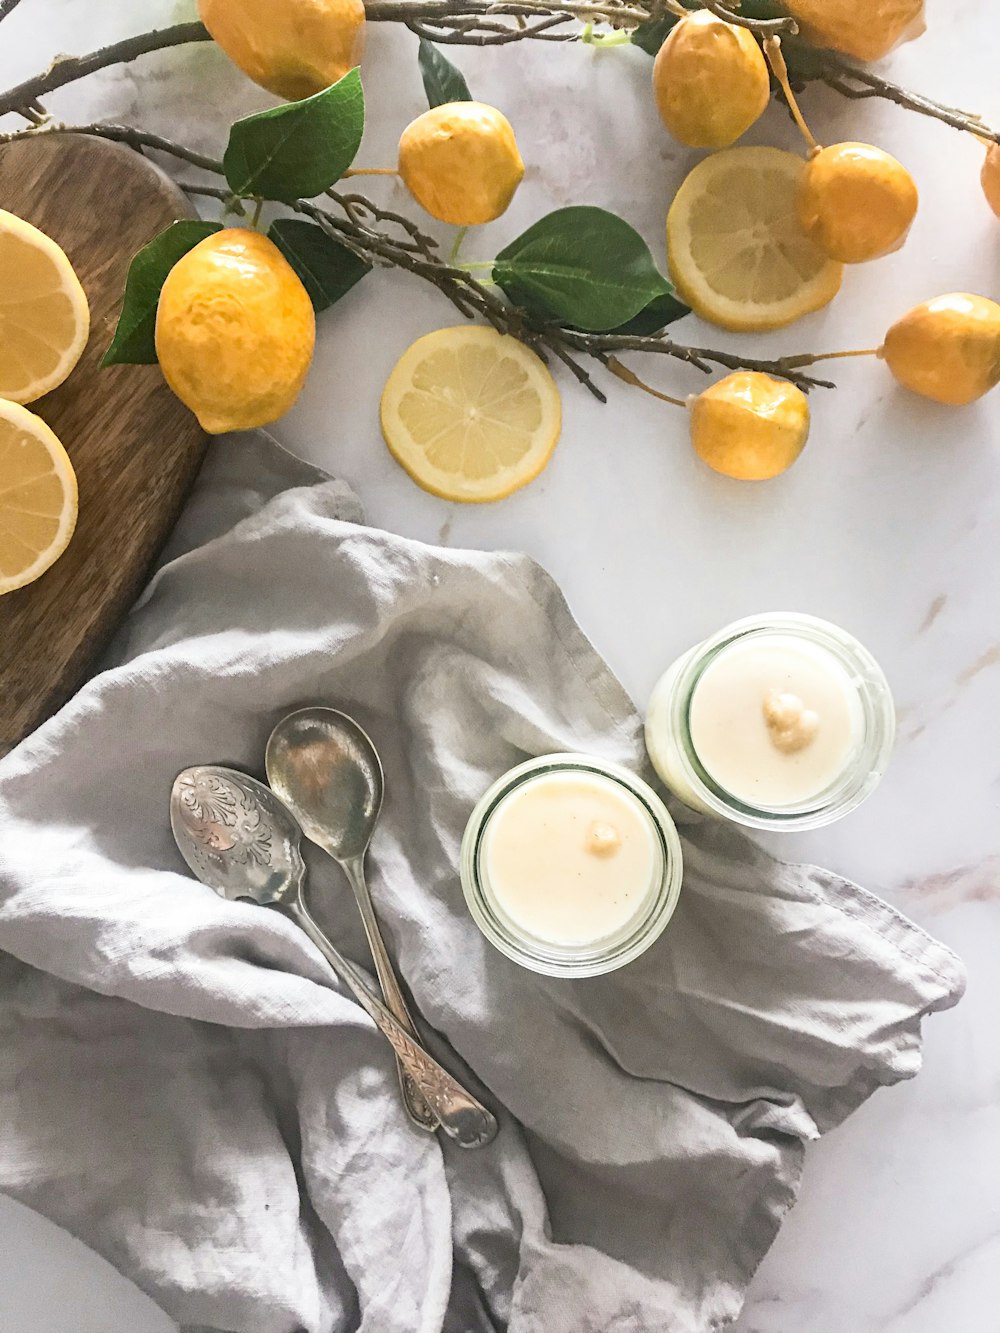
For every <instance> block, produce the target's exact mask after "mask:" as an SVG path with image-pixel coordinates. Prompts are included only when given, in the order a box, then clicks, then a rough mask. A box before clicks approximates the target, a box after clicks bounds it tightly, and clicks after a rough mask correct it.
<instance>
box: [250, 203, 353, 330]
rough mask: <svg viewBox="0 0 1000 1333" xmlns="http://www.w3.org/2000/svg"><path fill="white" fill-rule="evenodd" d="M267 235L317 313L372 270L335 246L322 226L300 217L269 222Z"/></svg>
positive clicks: (338, 298) (343, 248)
mask: <svg viewBox="0 0 1000 1333" xmlns="http://www.w3.org/2000/svg"><path fill="white" fill-rule="evenodd" d="M268 235H269V236H270V238H271V240H272V241H273V242H274V243H275V245H276V246H277V247H278V249H279V250H280V251H281V253H282V254H283V255H284V256H285V258H286V259H287V260H288V262H289V263H290V264H291V266H292V268H293V269H294V270H295V272H296V273H297V274H298V275H299V277H300V278H301V279H302V285H303V287H305V289H306V291H307V292H308V293H309V299H310V300H311V301H312V303H313V309H314V310H315V311H316V313H317V314H318V313H319V312H320V311H321V310H326V309H328V308H329V307H330V306H332V305H334V304H335V303H336V302H337V301H339V300H340V298H341V297H342V296H344V295H346V293H347V292H349V291H350V290H351V288H352V287H353V286H354V284H355V283H356V282H360V281H361V279H362V278H363V277H364V276H365V274H366V273H370V272H371V267H372V266H371V264H366V263H365V261H364V260H363V259H359V258H358V257H357V255H355V254H352V253H351V251H350V250H347V249H345V247H344V246H342V245H338V244H337V242H336V241H335V240H334V239H333V237H332V236H328V235H327V233H326V232H325V231H324V230H323V228H322V227H317V226H316V225H315V224H314V223H312V222H304V221H302V219H301V218H279V219H278V221H277V222H272V223H271V228H270V230H269V231H268Z"/></svg>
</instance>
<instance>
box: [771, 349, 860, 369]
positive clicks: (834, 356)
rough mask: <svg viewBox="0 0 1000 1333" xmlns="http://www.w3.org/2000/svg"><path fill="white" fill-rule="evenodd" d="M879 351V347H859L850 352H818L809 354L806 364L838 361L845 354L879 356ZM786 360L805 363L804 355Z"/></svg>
mask: <svg viewBox="0 0 1000 1333" xmlns="http://www.w3.org/2000/svg"><path fill="white" fill-rule="evenodd" d="M881 352H882V349H881V347H859V348H857V349H856V350H854V351H850V352H819V353H817V354H816V355H815V356H810V358H809V361H808V363H807V364H808V365H810V366H813V365H815V364H816V362H817V361H840V360H842V359H843V358H844V357H845V356H879V355H881ZM788 360H789V362H790V363H791V362H795V363H796V364H798V363H803V364H806V362H805V358H804V357H789V358H788Z"/></svg>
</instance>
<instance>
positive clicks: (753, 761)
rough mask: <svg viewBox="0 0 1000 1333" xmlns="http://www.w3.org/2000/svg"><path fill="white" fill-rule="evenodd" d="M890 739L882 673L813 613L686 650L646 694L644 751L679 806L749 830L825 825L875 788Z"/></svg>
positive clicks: (766, 618)
mask: <svg viewBox="0 0 1000 1333" xmlns="http://www.w3.org/2000/svg"><path fill="white" fill-rule="evenodd" d="M894 738H895V709H894V707H893V702H892V694H891V692H890V690H889V686H888V683H887V681H886V678H885V675H884V674H883V672H882V670H881V668H880V667H879V665H878V663H877V662H876V661H875V659H874V658H873V657H872V655H871V654H870V653H869V652H868V651H867V649H865V648H864V647H863V646H862V645H861V644H860V643H858V641H857V640H856V639H854V638H853V637H852V636H851V635H850V634H848V633H847V632H846V631H845V630H842V629H840V628H839V627H838V626H836V625H831V624H830V623H829V622H827V621H824V620H818V619H816V618H815V617H814V616H804V615H795V614H791V613H783V614H782V613H778V614H772V615H761V616H752V617H750V618H748V619H746V620H740V621H737V622H736V623H735V624H733V625H728V626H727V627H726V628H725V629H723V630H720V631H719V633H718V634H716V635H713V636H712V638H710V639H707V640H706V641H705V642H704V643H701V644H698V645H697V646H696V647H694V648H692V649H691V650H690V651H689V652H688V653H685V654H684V655H683V656H682V657H680V658H679V659H678V660H677V661H676V662H674V664H673V665H672V666H671V667H670V668H669V669H668V670H667V672H666V673H665V674H664V675H663V677H662V678H661V680H660V682H659V683H658V685H657V686H656V688H655V690H654V691H653V695H652V698H651V699H650V702H649V709H648V712H647V716H646V746H647V749H648V750H649V754H650V758H651V759H652V761H653V765H654V767H655V768H656V771H657V772H658V773H659V775H660V777H661V778H662V779H663V781H664V782H665V783H666V785H667V786H668V787H669V788H670V789H671V791H672V792H673V793H674V794H675V795H676V796H678V797H680V799H681V800H682V801H684V802H685V804H687V805H689V806H691V807H693V808H694V809H696V810H701V811H703V812H705V813H707V814H714V815H720V816H723V817H725V818H727V819H732V820H735V821H736V822H737V823H740V824H745V825H748V826H749V827H751V828H766V829H806V828H818V827H820V826H821V825H823V824H829V823H832V822H833V821H834V820H836V819H839V818H841V817H842V816H843V815H845V814H847V813H848V811H850V810H853V809H854V808H855V807H856V806H857V805H859V804H860V803H861V801H863V800H864V799H865V797H867V796H868V795H869V794H870V793H871V792H872V791H873V790H874V788H875V787H876V786H877V784H878V782H879V780H880V779H881V777H882V774H883V773H884V772H885V769H886V766H887V764H888V761H889V756H890V754H891V752H892V746H893V741H894Z"/></svg>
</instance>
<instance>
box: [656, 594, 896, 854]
mask: <svg viewBox="0 0 1000 1333" xmlns="http://www.w3.org/2000/svg"><path fill="white" fill-rule="evenodd" d="M788 639H793V640H799V641H801V642H802V643H803V645H807V646H808V651H809V652H811V653H813V654H814V655H822V654H825V655H828V658H829V661H830V668H831V671H836V672H839V673H843V676H844V678H846V680H847V681H848V682H849V685H850V687H851V688H852V689H853V691H854V695H855V699H856V708H854V703H853V701H852V712H853V713H854V715H855V717H856V727H855V728H854V734H853V736H852V741H851V747H850V750H849V752H848V753H847V755H846V757H845V760H844V764H843V767H842V768H841V770H840V771H839V772H838V773H837V774H836V776H835V777H834V778H833V780H832V781H831V782H830V783H829V785H828V786H826V787H825V788H824V789H823V790H822V791H820V792H816V793H813V794H811V795H810V796H809V797H808V798H805V799H803V800H801V801H798V802H791V803H789V804H784V805H773V806H772V805H765V804H751V803H748V802H747V801H745V800H742V799H740V798H738V797H737V796H734V795H733V794H732V793H731V792H729V791H727V790H726V789H725V788H724V787H722V786H721V785H720V784H719V783H718V782H717V781H716V780H715V779H714V778H713V777H712V776H711V774H709V773H708V772H707V770H706V769H705V767H704V765H703V764H702V762H701V760H700V759H699V756H698V753H697V751H696V749H695V746H694V743H693V741H692V736H691V705H692V700H693V698H694V695H695V691H696V690H697V688H698V684H699V682H700V681H701V679H702V677H703V675H704V673H705V671H706V670H707V669H708V667H709V666H710V665H711V664H712V663H713V662H715V661H716V660H717V659H718V658H719V656H720V654H722V653H724V652H725V651H726V650H727V649H729V648H730V647H731V646H732V645H734V644H748V643H751V642H753V641H754V640H760V641H762V642H763V641H765V640H770V641H771V642H774V641H775V640H784V641H787V640H788ZM895 734H896V712H895V707H894V705H893V700H892V693H891V691H890V689H889V684H888V682H887V680H886V678H885V675H884V673H883V671H882V669H881V667H880V666H879V664H878V663H877V662H876V661H875V659H874V657H872V655H871V653H869V652H868V650H867V649H866V648H865V647H863V645H862V644H860V643H859V642H858V641H857V639H855V638H853V637H852V636H851V635H850V634H848V633H847V632H846V631H845V630H842V629H840V628H839V627H838V626H837V625H832V624H830V623H829V622H828V621H825V620H819V619H817V618H816V617H815V616H807V615H798V614H794V613H790V612H789V613H775V614H769V615H759V616H750V617H748V618H747V619H745V620H738V621H736V622H735V623H734V624H732V625H727V626H726V627H725V629H722V630H720V631H719V632H718V634H715V635H713V636H712V637H711V638H710V639H706V640H705V642H704V643H700V644H697V645H696V646H695V647H694V648H692V649H691V650H690V651H689V652H687V653H685V654H684V655H683V656H682V657H680V658H678V659H677V661H676V662H674V664H673V665H672V666H671V667H670V668H669V669H668V670H667V671H666V673H665V674H664V675H663V677H662V678H661V679H660V681H659V683H658V684H657V686H656V688H655V690H654V691H653V695H652V698H651V699H650V702H649V710H648V713H647V717H646V748H647V749H648V750H649V755H650V758H651V759H652V761H653V766H654V768H655V769H656V771H657V773H658V774H659V775H660V777H661V778H662V779H663V781H664V783H665V784H666V785H667V786H668V787H669V788H670V790H671V791H672V792H673V793H674V795H675V796H677V797H679V798H680V800H682V801H683V802H684V803H685V804H686V805H689V806H691V807H692V808H693V809H695V810H700V811H702V812H703V813H705V814H710V815H716V816H721V817H723V818H725V819H730V820H733V821H734V822H735V823H737V824H743V825H745V826H747V827H748V828H757V829H768V830H771V831H775V830H779V831H780V830H789V829H814V828H820V827H822V826H823V825H824V824H831V823H833V822H834V821H835V820H837V819H840V818H842V817H843V816H844V815H846V814H847V813H848V812H849V811H851V810H854V809H855V808H856V807H857V806H858V805H860V804H861V802H862V801H863V800H865V798H866V797H868V796H870V795H871V793H872V792H873V791H874V790H875V788H876V786H877V785H878V783H879V781H880V780H881V778H882V775H883V773H884V772H885V770H886V768H887V767H888V763H889V758H890V755H891V753H892V747H893V743H894V740H895Z"/></svg>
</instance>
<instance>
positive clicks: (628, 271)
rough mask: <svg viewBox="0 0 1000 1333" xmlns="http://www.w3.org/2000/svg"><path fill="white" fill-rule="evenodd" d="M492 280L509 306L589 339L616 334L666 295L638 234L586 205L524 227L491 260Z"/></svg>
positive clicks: (662, 280)
mask: <svg viewBox="0 0 1000 1333" xmlns="http://www.w3.org/2000/svg"><path fill="white" fill-rule="evenodd" d="M493 277H494V280H495V281H496V282H498V283H499V284H500V286H501V287H502V288H503V289H504V291H505V292H506V293H507V295H508V296H509V297H510V299H511V300H512V301H515V302H518V303H519V304H520V303H523V302H525V301H527V302H528V303H529V304H530V306H531V308H533V309H535V310H540V311H544V312H546V313H547V315H548V317H549V318H552V319H556V320H558V321H559V322H560V323H564V324H574V325H576V327H577V328H580V329H586V330H587V331H589V332H606V331H607V330H608V329H615V328H618V327H619V325H621V324H624V323H625V322H626V321H627V320H630V319H632V318H634V317H635V316H636V315H638V313H639V312H640V310H644V309H645V308H646V306H648V305H649V303H650V302H651V301H652V300H653V299H654V298H655V297H658V296H666V295H668V294H669V293H670V290H671V288H670V283H669V282H667V280H666V278H665V277H664V276H663V275H662V273H660V272H659V270H658V269H657V267H656V265H655V264H654V263H653V256H652V255H651V254H650V253H649V247H648V246H647V244H646V242H645V241H644V240H643V239H642V237H641V236H640V235H639V233H638V232H637V231H636V230H635V229H634V228H633V227H630V226H629V224H628V223H627V222H625V221H624V220H623V219H622V218H619V217H616V216H615V214H614V213H608V212H607V211H606V210H605V209H603V208H592V207H587V206H582V207H572V208H560V209H557V210H556V212H554V213H549V214H548V215H547V216H546V217H544V218H541V219H540V220H539V221H538V222H536V223H535V224H534V226H532V227H529V228H528V230H527V231H526V232H524V233H523V234H522V235H521V236H519V237H518V238H517V239H516V240H515V241H512V242H511V243H510V245H508V246H506V248H505V249H503V250H501V251H500V253H499V254H498V255H497V257H496V260H495V261H494V267H493Z"/></svg>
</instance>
